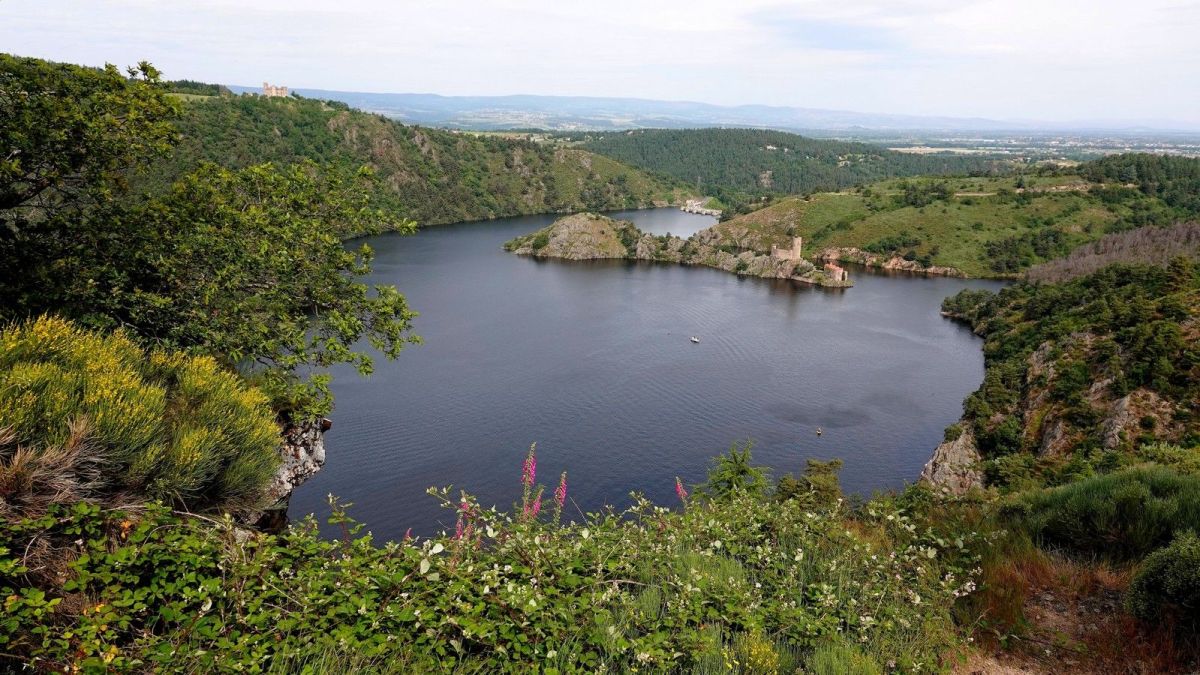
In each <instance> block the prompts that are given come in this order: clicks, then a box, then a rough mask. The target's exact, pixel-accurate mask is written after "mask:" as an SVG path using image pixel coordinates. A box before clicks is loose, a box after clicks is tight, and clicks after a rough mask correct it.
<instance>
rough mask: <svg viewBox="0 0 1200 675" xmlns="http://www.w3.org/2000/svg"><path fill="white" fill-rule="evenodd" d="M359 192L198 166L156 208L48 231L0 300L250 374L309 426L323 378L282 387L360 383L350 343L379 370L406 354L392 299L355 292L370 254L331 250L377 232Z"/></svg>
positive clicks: (304, 171)
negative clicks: (350, 374) (351, 370)
mask: <svg viewBox="0 0 1200 675" xmlns="http://www.w3.org/2000/svg"><path fill="white" fill-rule="evenodd" d="M370 180H371V177H370V175H369V174H368V173H366V172H360V173H358V174H355V175H351V176H346V175H344V174H342V173H340V172H337V171H335V170H333V169H330V168H325V169H321V168H319V167H317V166H316V165H314V164H299V165H294V166H291V167H286V168H283V169H277V168H276V167H274V166H272V165H270V164H265V165H259V166H253V167H250V168H247V169H243V170H241V171H231V170H228V169H223V168H221V167H218V166H215V165H204V166H202V167H201V168H200V169H198V170H197V171H196V172H194V173H193V174H191V175H189V176H187V177H185V178H184V179H183V180H181V181H179V182H178V183H177V184H176V185H175V186H174V187H173V188H172V189H171V190H170V192H168V193H167V194H165V195H162V196H156V197H148V198H144V199H140V200H136V201H134V202H132V203H123V204H120V205H113V206H111V207H108V208H98V209H94V210H93V211H91V212H89V213H87V214H86V215H84V216H82V217H80V218H73V219H69V220H63V219H55V220H54V221H51V222H52V224H53V225H54V226H56V227H58V228H59V230H60V231H59V235H60V236H55V237H47V238H45V239H44V240H43V241H42V242H41V244H42V245H41V246H39V247H37V248H35V249H33V250H32V254H30V252H29V251H17V252H15V255H17V256H19V259H20V260H21V261H22V264H21V266H20V267H21V270H22V274H17V275H5V276H4V277H0V278H3V280H4V281H6V282H7V285H6V287H0V288H3V290H5V291H8V292H10V293H12V296H13V297H19V298H22V299H23V302H22V303H21V305H22V306H21V307H20V309H21V310H23V312H24V313H25V314H37V313H40V312H47V311H56V312H60V313H62V314H65V315H67V316H69V317H72V318H75V319H76V320H78V321H79V322H80V323H82V324H84V325H88V326H92V327H97V328H105V329H112V328H117V327H125V328H127V329H130V330H132V331H133V332H134V333H136V334H137V335H140V336H142V338H143V339H144V340H146V341H148V342H152V343H156V344H160V345H163V346H169V347H172V348H180V349H186V350H189V351H191V352H194V353H204V354H210V355H213V356H216V357H218V358H220V359H222V360H223V361H225V362H226V363H228V364H229V365H231V366H241V367H243V368H245V369H247V370H248V371H251V372H254V373H256V375H257V377H259V378H260V379H261V380H262V383H263V385H264V386H265V387H266V388H267V390H268V391H269V392H270V393H272V394H273V395H274V396H276V397H277V398H279V399H280V401H279V402H280V403H281V404H286V405H285V407H289V408H297V409H298V410H299V412H300V414H301V415H303V416H311V415H317V414H322V413H323V412H324V411H325V410H326V409H327V408H328V405H329V401H328V388H327V383H328V378H327V377H326V376H323V375H317V376H313V377H310V378H309V379H308V380H307V381H305V382H301V381H300V380H299V378H297V377H295V376H294V374H295V373H297V372H299V371H300V370H306V371H307V370H311V369H312V368H313V367H316V368H323V367H327V366H330V365H333V364H335V363H349V364H352V365H353V366H354V367H355V368H356V369H357V370H358V371H359V372H360V373H363V374H367V373H369V372H370V371H371V367H372V362H371V358H370V357H369V356H368V355H367V354H365V353H363V352H361V351H356V350H355V349H354V345H355V344H356V343H357V342H358V341H359V340H361V339H363V338H366V339H368V340H369V341H370V342H371V344H372V345H373V346H374V347H375V348H376V349H378V350H379V351H381V352H382V353H384V354H385V355H386V356H388V357H395V356H396V354H398V353H399V351H400V349H401V348H402V347H403V346H404V344H406V343H408V342H412V341H415V340H416V338H415V337H413V336H411V335H409V334H408V330H409V327H410V322H411V319H412V317H413V316H415V314H414V313H413V312H412V311H411V310H409V308H408V306H407V304H406V303H405V301H404V298H403V296H401V295H400V294H399V293H398V292H397V291H396V289H395V288H393V287H391V286H376V287H374V288H373V289H372V288H368V286H367V285H366V284H365V283H362V282H361V281H360V278H361V277H362V276H364V275H366V274H367V273H369V272H370V261H371V257H372V253H371V250H370V249H369V248H368V247H366V246H362V247H360V248H359V249H357V250H347V248H346V247H344V246H343V244H342V241H341V237H342V236H343V235H346V234H351V233H353V234H368V233H375V232H378V231H380V230H381V229H382V225H383V223H384V216H383V214H382V213H380V212H378V211H374V210H372V209H370V208H369V207H368V202H367V194H368V191H369V183H370ZM401 227H402V228H403V229H408V230H411V229H412V228H413V224H412V223H411V222H407V223H401ZM30 283H34V284H36V286H35V287H32V288H31V287H29V284H30Z"/></svg>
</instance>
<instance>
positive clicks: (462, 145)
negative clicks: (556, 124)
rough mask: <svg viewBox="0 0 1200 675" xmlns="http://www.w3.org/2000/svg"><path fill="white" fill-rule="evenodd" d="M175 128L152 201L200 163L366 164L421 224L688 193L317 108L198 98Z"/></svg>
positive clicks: (464, 136)
mask: <svg viewBox="0 0 1200 675" xmlns="http://www.w3.org/2000/svg"><path fill="white" fill-rule="evenodd" d="M176 124H177V126H178V129H179V133H180V136H181V138H180V142H179V143H178V145H177V146H176V148H175V149H174V152H173V154H172V155H171V156H170V157H169V158H167V159H164V160H162V161H160V162H159V163H158V164H157V165H156V166H155V167H154V168H153V169H152V170H151V171H150V172H148V178H147V179H145V181H147V182H146V183H144V184H143V186H144V188H145V189H147V190H148V191H160V190H161V189H162V188H163V187H164V186H166V185H168V184H170V182H172V181H174V180H176V179H177V178H178V177H180V176H181V175H183V174H185V173H186V172H188V171H190V170H192V169H193V168H195V166H196V165H197V164H198V163H199V162H201V161H210V162H214V163H217V164H220V165H222V166H227V167H232V168H242V167H245V166H249V165H251V164H257V163H262V162H268V161H269V162H275V163H278V164H288V163H293V162H297V161H300V160H312V161H315V162H317V163H321V164H324V163H332V164H335V165H340V166H343V167H346V168H350V169H355V168H358V167H359V166H364V165H365V166H369V167H371V168H372V169H374V171H375V173H376V175H377V176H378V178H379V179H380V180H379V185H378V188H377V189H376V190H375V191H374V194H373V197H374V202H375V203H376V205H378V206H382V207H384V208H386V209H387V210H388V212H389V213H391V214H394V215H395V216H398V217H399V218H409V219H412V220H415V221H417V223H418V224H419V225H422V226H424V225H434V224H440V223H451V222H458V221H465V220H480V219H485V218H497V217H503V216H513V215H521V214H529V213H547V212H567V211H581V210H593V211H595V210H612V209H623V208H637V207H646V206H652V205H655V204H659V205H664V204H667V203H670V202H673V201H677V200H678V199H679V197H680V196H681V195H682V194H684V192H685V191H684V190H681V189H679V187H678V185H677V184H676V183H674V182H673V181H671V180H669V179H661V178H655V177H651V176H648V175H646V174H645V173H643V172H641V171H639V170H637V169H633V168H630V167H628V166H624V165H622V164H620V163H618V162H616V161H613V160H612V159H609V158H607V157H602V156H598V155H594V154H592V153H590V152H587V151H585V150H580V149H574V148H555V147H551V146H549V145H545V144H535V143H531V142H527V141H522V140H514V139H507V138H496V137H489V136H477V135H473V134H468V133H454V132H448V131H441V130H437V129H427V128H421V127H410V126H404V125H402V124H399V123H397V122H394V121H392V120H389V119H387V118H385V117H382V116H379V115H370V114H367V113H363V112H360V111H357V110H352V109H350V108H348V107H346V106H345V105H344V104H339V103H329V102H322V101H318V100H313V99H302V98H296V97H292V98H286V99H280V98H274V99H268V98H262V97H258V96H249V95H247V96H239V97H229V96H219V97H216V96H214V97H208V98H190V99H188V100H187V101H185V103H184V105H183V106H182V113H181V115H180V117H179V118H178V120H177V122H176Z"/></svg>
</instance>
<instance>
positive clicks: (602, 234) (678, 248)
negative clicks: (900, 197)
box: [504, 213, 852, 287]
mask: <svg viewBox="0 0 1200 675" xmlns="http://www.w3.org/2000/svg"><path fill="white" fill-rule="evenodd" d="M720 242H721V238H720V236H719V235H717V234H715V233H714V231H713V230H712V229H708V230H703V231H701V232H698V233H697V234H696V235H694V236H692V237H691V238H689V239H682V238H680V237H673V236H661V237H658V236H655V235H652V234H646V233H644V232H642V231H641V230H639V229H638V228H637V227H636V226H635V225H634V224H633V223H630V222H628V221H617V220H613V219H612V218H608V217H607V216H602V215H597V214H594V213H579V214H575V215H571V216H566V217H563V218H559V219H558V220H557V221H555V222H554V223H553V224H552V225H550V226H549V227H546V228H543V229H541V230H538V231H537V232H534V233H532V234H528V235H525V236H523V237H517V238H516V239H513V240H512V241H509V242H508V243H506V244H505V245H504V248H505V250H508V251H512V252H514V253H517V254H520V255H532V256H534V257H538V258H563V259H567V260H594V259H602V258H620V259H627V260H649V261H659V262H675V263H681V264H684V265H703V266H705V267H715V268H717V269H721V270H725V271H726V272H733V273H735V274H743V275H747V276H756V277H764V278H769V279H792V280H794V281H799V282H803V283H807V284H816V285H821V286H836V287H847V286H851V285H852V283H851V282H850V281H849V280H836V279H834V278H833V277H831V276H830V275H829V274H827V273H826V272H825V271H823V270H819V269H817V267H816V266H815V265H813V264H812V263H811V262H808V261H807V260H789V259H783V258H776V257H774V256H771V255H764V254H762V253H758V252H756V251H752V250H738V249H734V248H731V247H728V246H724V245H722V244H721V243H720Z"/></svg>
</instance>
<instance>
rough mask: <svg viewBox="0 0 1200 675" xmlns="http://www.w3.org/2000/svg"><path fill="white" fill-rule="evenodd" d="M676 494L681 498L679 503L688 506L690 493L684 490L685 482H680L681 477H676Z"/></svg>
mask: <svg viewBox="0 0 1200 675" xmlns="http://www.w3.org/2000/svg"><path fill="white" fill-rule="evenodd" d="M675 494H676V495H678V496H679V501H681V502H683V503H684V504H687V497H688V491H687V490H685V489H684V488H683V481H681V480H679V476H676V477H675Z"/></svg>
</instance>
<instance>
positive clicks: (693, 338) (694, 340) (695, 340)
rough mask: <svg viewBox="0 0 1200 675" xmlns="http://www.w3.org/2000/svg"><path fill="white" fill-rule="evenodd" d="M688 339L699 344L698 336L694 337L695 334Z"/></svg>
mask: <svg viewBox="0 0 1200 675" xmlns="http://www.w3.org/2000/svg"><path fill="white" fill-rule="evenodd" d="M688 339H689V340H691V341H692V342H694V343H696V344H700V338H698V337H696V336H695V335H693V336H692V337H690V338H688Z"/></svg>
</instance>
